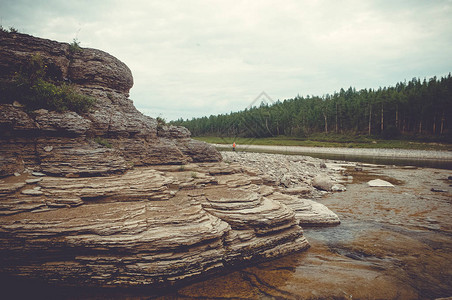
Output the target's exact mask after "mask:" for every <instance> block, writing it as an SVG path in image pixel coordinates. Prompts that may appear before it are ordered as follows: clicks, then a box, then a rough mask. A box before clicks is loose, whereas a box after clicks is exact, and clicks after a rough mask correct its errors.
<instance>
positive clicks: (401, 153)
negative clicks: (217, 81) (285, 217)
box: [213, 144, 452, 161]
mask: <svg viewBox="0 0 452 300" xmlns="http://www.w3.org/2000/svg"><path fill="white" fill-rule="evenodd" d="M213 145H214V146H215V147H217V148H218V149H229V148H231V146H230V145H225V144H213ZM236 149H237V151H272V152H279V153H285V152H286V153H290V154H297V153H298V154H308V153H316V154H337V155H347V156H370V157H387V158H409V159H434V160H445V161H452V152H451V151H432V150H407V149H381V148H372V149H370V148H326V147H303V146H269V145H237V146H236Z"/></svg>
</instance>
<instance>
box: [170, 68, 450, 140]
mask: <svg viewBox="0 0 452 300" xmlns="http://www.w3.org/2000/svg"><path fill="white" fill-rule="evenodd" d="M451 122H452V77H451V74H450V73H449V75H448V76H445V77H441V78H440V79H438V78H436V77H433V78H430V79H428V80H427V79H423V80H421V79H419V78H413V79H412V80H410V81H408V82H406V81H405V82H399V83H397V84H396V85H395V86H394V87H384V88H379V89H362V90H359V91H357V90H356V89H354V88H352V87H350V88H348V89H347V90H344V89H341V90H340V91H339V92H335V93H334V94H332V95H328V94H327V95H324V96H322V97H319V96H305V97H300V96H297V97H295V98H293V99H286V100H284V101H279V100H278V101H277V102H275V103H272V104H268V103H263V102H262V103H261V105H260V106H254V107H251V108H249V109H245V110H243V111H239V112H231V113H229V114H221V115H217V116H213V115H212V116H210V117H202V118H193V119H192V120H183V119H179V120H177V121H173V122H172V124H174V125H181V126H185V127H187V128H188V129H189V130H190V131H191V132H192V135H193V136H231V137H232V136H233V137H271V136H279V135H285V136H289V137H294V138H295V137H298V138H299V137H307V136H309V135H312V134H317V133H335V134H348V135H350V134H357V135H374V136H379V137H381V138H385V139H393V138H397V137H398V136H399V135H401V134H403V135H411V136H416V135H419V136H420V135H423V136H432V137H436V138H438V139H441V140H444V141H449V142H450V136H451V133H450V131H451V130H450V126H451Z"/></svg>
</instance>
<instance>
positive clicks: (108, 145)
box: [94, 136, 112, 148]
mask: <svg viewBox="0 0 452 300" xmlns="http://www.w3.org/2000/svg"><path fill="white" fill-rule="evenodd" d="M94 141H95V142H96V143H98V144H99V145H101V146H104V147H106V148H111V147H112V145H111V143H110V142H109V141H108V140H106V139H104V138H102V137H100V136H98V137H96V138H95V139H94Z"/></svg>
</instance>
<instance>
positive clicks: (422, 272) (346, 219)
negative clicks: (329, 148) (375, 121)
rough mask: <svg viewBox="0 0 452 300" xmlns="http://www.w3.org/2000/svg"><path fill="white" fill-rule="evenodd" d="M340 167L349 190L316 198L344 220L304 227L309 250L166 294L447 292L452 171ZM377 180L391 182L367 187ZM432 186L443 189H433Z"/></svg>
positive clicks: (403, 295) (393, 295) (411, 295)
mask: <svg viewBox="0 0 452 300" xmlns="http://www.w3.org/2000/svg"><path fill="white" fill-rule="evenodd" d="M355 168H356V170H355ZM342 174H343V175H345V176H346V177H348V183H347V191H345V192H341V193H329V194H325V196H324V197H322V198H320V199H317V200H318V201H319V202H321V203H322V204H325V205H327V206H328V207H329V208H330V209H332V210H333V211H335V212H336V213H337V214H338V216H339V217H340V218H341V225H339V226H336V227H325V228H309V227H308V228H305V231H304V235H305V236H306V237H307V238H308V240H309V242H310V244H311V247H310V248H309V250H307V251H305V252H302V253H297V254H293V255H289V256H285V257H283V258H281V259H277V260H274V261H271V262H264V263H261V264H257V265H255V266H252V267H248V268H245V269H242V270H238V271H235V272H232V273H230V274H225V275H223V276H220V277H216V278H209V279H207V280H205V281H202V282H199V283H195V284H192V285H189V286H186V287H182V288H180V289H178V290H177V291H175V292H172V293H169V296H165V297H179V298H184V299H199V298H203V297H207V298H241V299H257V298H264V299H267V298H269V299H352V298H353V299H437V298H446V299H447V298H448V297H450V295H452V285H451V282H452V281H451V279H452V273H451V272H450V270H451V269H452V264H451V261H452V238H451V232H452V227H451V224H452V223H451V219H450V216H451V215H452V211H451V205H450V204H451V193H452V190H451V187H450V180H448V179H447V178H448V176H450V171H448V170H439V169H422V168H404V167H401V168H398V167H391V166H376V165H366V164H364V165H363V164H355V165H350V166H348V167H346V169H345V170H342ZM374 179H382V180H385V181H388V182H391V183H392V184H393V185H394V187H393V188H387V187H370V186H368V184H367V182H368V181H370V180H374ZM432 187H434V188H435V189H442V190H445V192H444V193H437V192H433V191H431V188H432ZM165 297H162V299H164V298H165Z"/></svg>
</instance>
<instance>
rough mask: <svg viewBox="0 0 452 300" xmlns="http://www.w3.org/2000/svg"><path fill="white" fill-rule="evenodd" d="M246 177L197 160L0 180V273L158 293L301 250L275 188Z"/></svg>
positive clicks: (234, 167)
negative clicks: (81, 174) (86, 174)
mask: <svg viewBox="0 0 452 300" xmlns="http://www.w3.org/2000/svg"><path fill="white" fill-rule="evenodd" d="M249 173H252V170H249V169H247V168H244V167H241V166H240V165H238V164H225V163H202V164H188V165H184V166H156V167H152V168H151V167H140V168H135V169H133V170H129V171H128V172H126V173H125V174H123V175H112V176H104V177H93V178H65V177H50V176H45V177H36V176H33V175H30V174H27V173H25V174H23V175H21V176H18V177H14V176H13V177H8V178H5V179H3V180H2V181H1V183H0V191H1V193H2V201H1V206H0V213H1V214H2V215H3V216H2V217H1V218H0V265H1V266H2V268H1V269H2V273H3V274H10V275H13V276H19V277H24V278H34V279H39V280H44V281H45V282H54V283H58V284H63V285H84V286H96V287H109V286H114V287H120V286H123V287H130V286H159V287H162V286H166V285H171V284H173V283H176V282H180V281H183V280H184V279H189V278H196V277H198V276H202V275H205V274H208V273H209V272H212V271H216V270H219V269H222V268H224V267H227V266H232V265H237V264H242V263H247V262H251V261H258V260H262V259H270V258H275V257H279V256H282V255H285V254H288V253H292V252H295V251H300V250H302V249H306V248H307V247H308V246H309V244H308V242H307V241H306V239H305V237H304V236H303V231H302V229H301V227H300V226H299V220H298V219H297V218H296V216H295V214H294V212H293V210H292V209H290V208H289V207H288V206H286V205H285V204H283V203H282V202H280V201H277V200H274V199H272V195H273V192H274V190H275V189H276V187H273V186H270V185H263V180H262V178H261V177H260V176H250V175H249ZM33 179H37V180H33ZM27 182H29V183H27ZM26 190H35V191H38V192H39V193H38V194H37V195H34V196H30V195H28V194H27V193H24V191H26ZM292 197H293V196H292Z"/></svg>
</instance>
